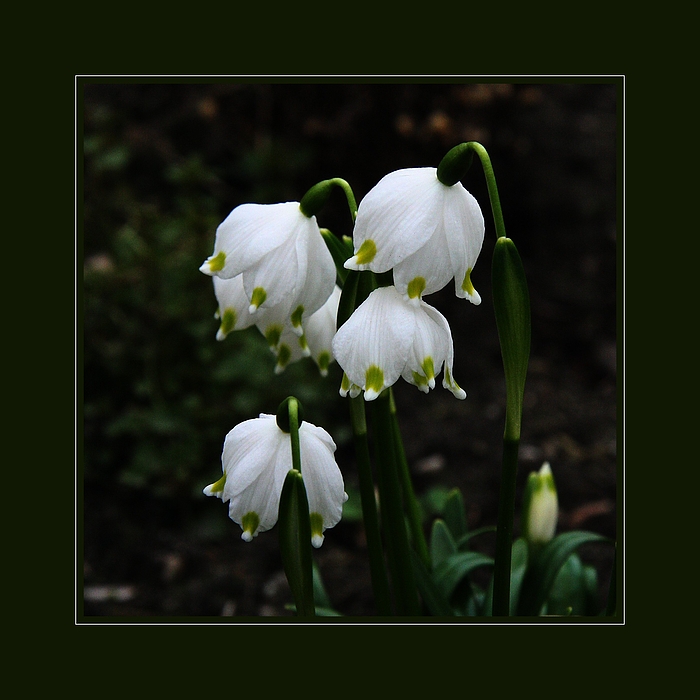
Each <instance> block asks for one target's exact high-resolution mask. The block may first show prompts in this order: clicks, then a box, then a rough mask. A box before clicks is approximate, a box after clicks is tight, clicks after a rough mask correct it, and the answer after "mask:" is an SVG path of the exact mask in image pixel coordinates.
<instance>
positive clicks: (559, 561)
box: [518, 530, 609, 615]
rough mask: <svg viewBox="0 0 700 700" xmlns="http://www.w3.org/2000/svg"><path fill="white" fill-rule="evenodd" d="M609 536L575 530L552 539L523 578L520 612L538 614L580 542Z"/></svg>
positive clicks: (538, 554)
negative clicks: (562, 568)
mask: <svg viewBox="0 0 700 700" xmlns="http://www.w3.org/2000/svg"><path fill="white" fill-rule="evenodd" d="M607 541H609V540H608V538H607V537H603V536H602V535H598V534H596V533H593V532H585V531H582V530H574V531H572V532H564V533H562V534H560V535H557V537H555V538H554V539H552V540H550V541H549V542H548V543H547V544H546V545H545V546H544V547H543V548H542V549H541V550H540V551H539V552H537V554H536V555H535V556H534V557H533V559H532V562H531V564H530V566H529V567H528V570H527V571H526V573H525V578H524V579H523V585H522V590H521V594H520V601H519V604H518V615H539V614H540V612H541V610H542V606H543V605H544V604H545V602H546V600H547V597H548V596H549V594H550V591H551V590H552V586H553V585H554V581H555V579H556V577H557V574H558V573H559V570H560V569H561V567H562V566H563V565H564V562H565V561H566V560H567V559H568V558H569V556H570V555H571V554H572V553H573V552H574V551H575V550H576V549H577V548H578V547H580V546H581V545H583V544H587V543H590V542H607Z"/></svg>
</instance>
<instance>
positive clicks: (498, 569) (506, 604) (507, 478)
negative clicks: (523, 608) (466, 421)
mask: <svg viewBox="0 0 700 700" xmlns="http://www.w3.org/2000/svg"><path fill="white" fill-rule="evenodd" d="M519 445H520V440H509V439H507V438H504V440H503V465H502V468H501V489H500V496H499V504H498V523H497V527H496V556H495V561H494V570H493V612H492V614H493V615H494V616H495V617H508V615H509V614H510V578H511V556H512V554H511V552H512V547H513V516H514V512H515V477H516V474H517V471H518V447H519Z"/></svg>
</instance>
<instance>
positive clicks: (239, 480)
mask: <svg viewBox="0 0 700 700" xmlns="http://www.w3.org/2000/svg"><path fill="white" fill-rule="evenodd" d="M335 449H336V446H335V443H334V442H333V438H331V436H330V435H329V434H328V433H327V432H326V431H325V430H324V429H323V428H319V427H318V426H315V425H313V424H311V423H307V422H306V421H302V423H301V425H300V426H299V450H300V453H301V471H302V476H303V479H304V486H305V488H306V495H307V498H308V501H309V514H310V521H311V543H312V544H313V546H314V547H320V546H321V544H322V543H323V532H324V530H326V529H328V528H330V527H333V526H334V525H337V524H338V523H339V522H340V518H341V516H342V512H343V503H344V502H345V501H346V500H347V498H348V497H347V494H346V493H345V487H344V483H343V476H342V474H341V472H340V469H339V468H338V465H337V464H336V461H335V457H334V452H335ZM221 464H222V469H223V472H224V475H223V477H222V478H221V479H219V481H217V482H216V483H214V484H209V486H207V487H206V488H205V489H204V491H203V492H204V494H205V495H207V496H215V497H217V498H220V499H221V500H222V501H223V502H224V503H226V502H228V504H229V506H228V508H229V517H230V518H231V520H233V521H234V522H236V523H238V524H239V525H240V526H241V528H242V530H243V534H242V535H241V538H242V539H243V540H245V541H246V542H250V541H251V540H252V539H253V538H254V537H256V536H257V535H258V533H260V532H265V531H266V530H269V529H270V528H272V527H273V526H274V525H275V523H276V522H277V518H278V512H279V503H280V496H281V495H282V487H283V485H284V480H285V478H286V476H287V473H288V472H289V470H290V469H291V468H292V444H291V437H290V435H289V433H285V432H284V431H283V430H281V429H280V427H279V426H278V425H277V419H276V416H274V415H269V414H265V413H261V414H260V416H259V417H258V418H252V419H250V420H247V421H244V422H243V423H239V424H238V425H237V426H236V427H235V428H233V430H231V431H230V432H229V433H228V435H227V436H226V439H225V440H224V449H223V453H222V455H221Z"/></svg>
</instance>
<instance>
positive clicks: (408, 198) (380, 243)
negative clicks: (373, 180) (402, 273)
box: [346, 168, 445, 272]
mask: <svg viewBox="0 0 700 700" xmlns="http://www.w3.org/2000/svg"><path fill="white" fill-rule="evenodd" d="M436 173H437V171H436V169H435V168H407V169H403V170H397V171H395V172H393V173H389V174H388V175H385V176H384V177H383V178H382V179H381V180H380V181H379V182H378V183H377V184H376V185H375V186H374V187H373V188H372V189H371V190H370V191H369V192H368V193H367V194H366V195H365V197H364V198H363V199H362V201H361V202H360V205H359V207H358V210H357V219H356V220H355V227H354V230H353V243H354V247H355V254H357V253H358V251H359V250H360V248H361V246H362V244H363V243H364V242H365V241H366V240H371V241H374V243H375V245H376V249H377V250H376V254H375V256H374V258H373V259H372V260H371V262H369V264H368V265H366V266H364V267H369V269H371V270H373V271H374V272H386V271H387V270H389V269H391V268H392V267H394V266H396V265H397V264H398V263H400V262H401V261H402V260H404V259H405V258H406V257H408V256H409V255H411V254H412V253H414V252H415V251H416V250H418V248H420V247H421V246H422V245H423V244H424V243H425V242H426V241H427V240H428V239H429V238H430V237H431V236H432V234H433V232H434V231H435V228H436V227H437V225H438V223H439V221H440V209H441V205H442V196H441V195H442V192H441V188H442V189H444V188H445V186H444V185H443V184H442V183H441V182H440V181H439V180H438V179H437V176H436ZM353 260H354V261H355V263H353V262H352V261H353ZM356 262H357V260H356V258H355V257H354V258H351V259H350V261H348V263H346V267H351V268H352V267H353V265H355V269H359V268H358V267H357V265H356Z"/></svg>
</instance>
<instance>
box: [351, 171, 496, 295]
mask: <svg viewBox="0 0 700 700" xmlns="http://www.w3.org/2000/svg"><path fill="white" fill-rule="evenodd" d="M483 242H484V217H483V215H482V213H481V209H480V207H479V204H478V203H477V201H476V199H474V197H473V196H472V195H471V194H470V193H469V192H467V190H466V189H464V187H463V186H462V184H461V183H460V182H457V183H456V184H454V185H452V186H447V185H443V184H442V183H441V182H440V181H439V180H438V178H437V169H436V168H407V169H404V170H397V171H395V172H393V173H389V174H388V175H385V176H384V177H383V178H382V179H381V180H380V181H379V182H378V183H377V184H376V185H375V186H374V187H373V188H372V189H371V190H370V191H369V192H368V193H367V195H366V196H365V197H364V198H363V199H362V201H361V202H360V206H359V207H358V211H357V219H356V221H355V229H354V231H353V243H354V252H355V254H354V256H353V257H351V258H350V259H349V260H348V261H346V263H345V267H346V268H348V269H350V270H366V269H370V270H372V271H373V272H386V271H387V270H390V269H393V271H394V284H395V285H396V288H397V289H398V290H399V291H400V292H401V293H402V294H404V295H406V296H407V297H409V298H412V299H416V298H420V297H421V296H422V295H424V294H432V293H433V292H437V291H438V290H440V289H442V288H443V287H444V286H445V285H447V284H448V283H449V282H450V280H451V279H454V282H455V293H456V294H457V296H458V297H460V298H462V299H464V298H468V299H469V301H471V302H472V303H473V304H479V303H481V297H480V296H479V294H478V292H477V291H476V290H475V289H474V286H473V284H472V282H471V272H472V270H473V269H474V266H475V265H476V260H477V258H478V257H479V253H480V252H481V246H482V244H483Z"/></svg>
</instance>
